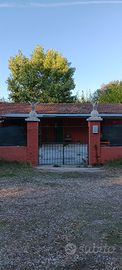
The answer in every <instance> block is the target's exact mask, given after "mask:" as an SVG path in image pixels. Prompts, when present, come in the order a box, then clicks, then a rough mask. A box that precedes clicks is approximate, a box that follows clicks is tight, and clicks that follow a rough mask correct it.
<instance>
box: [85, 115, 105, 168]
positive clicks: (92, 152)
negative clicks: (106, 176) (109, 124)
mask: <svg viewBox="0 0 122 270" xmlns="http://www.w3.org/2000/svg"><path fill="white" fill-rule="evenodd" d="M99 118H100V117H99ZM101 120H102V119H101V118H100V119H99V120H97V121H95V120H89V119H88V127H89V165H92V164H95V163H100V121H101Z"/></svg>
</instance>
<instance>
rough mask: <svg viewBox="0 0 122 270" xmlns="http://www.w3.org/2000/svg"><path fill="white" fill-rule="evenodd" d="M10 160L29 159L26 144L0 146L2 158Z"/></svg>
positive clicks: (22, 160)
mask: <svg viewBox="0 0 122 270" xmlns="http://www.w3.org/2000/svg"><path fill="white" fill-rule="evenodd" d="M2 158H3V159H5V160H8V161H14V160H16V161H21V162H26V161H27V147H26V146H0V159H2Z"/></svg>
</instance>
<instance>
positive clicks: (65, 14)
mask: <svg viewBox="0 0 122 270" xmlns="http://www.w3.org/2000/svg"><path fill="white" fill-rule="evenodd" d="M37 44H40V45H42V46H43V47H44V50H45V52H46V50H47V49H49V48H51V47H52V48H53V49H55V50H56V51H57V52H61V53H62V55H63V56H64V57H66V58H67V59H68V61H69V62H71V63H72V64H71V66H72V67H75V68H76V71H75V75H74V81H75V84H76V88H75V91H74V92H73V93H74V94H75V93H76V92H77V91H79V92H78V94H79V97H80V96H81V94H82V90H84V92H86V91H88V90H89V89H90V90H91V92H94V91H95V90H96V89H98V88H100V86H101V85H102V84H103V83H105V84H106V83H108V82H109V81H112V80H121V79H122V1H99V0H98V1H86V0H84V1H76V0H73V1H72V0H71V1H70V0H61V1H60V0H45V1H44V0H43V1H41V0H40V1H39V0H31V1H29V0H27V1H23V0H21V1H18V0H16V1H14V0H13V1H11V0H9V1H8V2H7V1H6V2H5V1H2V0H0V97H3V96H4V97H5V98H7V97H8V94H9V92H8V91H7V84H6V83H5V81H6V80H7V78H8V76H9V74H10V71H9V69H8V60H9V58H10V57H11V56H14V55H15V54H17V53H18V50H22V53H23V54H24V55H25V56H29V55H30V54H31V53H32V51H33V49H34V48H35V47H36V46H37Z"/></svg>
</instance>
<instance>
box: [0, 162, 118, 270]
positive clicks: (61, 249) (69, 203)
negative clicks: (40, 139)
mask: <svg viewBox="0 0 122 270" xmlns="http://www.w3.org/2000/svg"><path fill="white" fill-rule="evenodd" d="M119 162H120V161H119ZM119 164H120V166H118V164H115V163H112V164H111V163H110V164H108V165H107V167H106V168H105V171H103V172H99V173H88V172H87V173H83V172H75V173H63V172H62V173H57V172H55V173H53V172H52V173H51V172H50V173H48V172H43V173H42V172H40V171H36V170H34V168H33V167H31V166H30V165H29V164H19V163H17V162H4V161H0V239H1V251H0V269H2V270H9V269H15V270H27V269H28V270H31V269H32V270H33V269H34V270H36V269H43V270H45V269H49V270H51V269H52V270H63V269H66V270H81V269H84V270H88V269H95V270H102V269H106V270H119V269H122V168H121V162H120V163H119ZM114 166H116V167H115V168H114Z"/></svg>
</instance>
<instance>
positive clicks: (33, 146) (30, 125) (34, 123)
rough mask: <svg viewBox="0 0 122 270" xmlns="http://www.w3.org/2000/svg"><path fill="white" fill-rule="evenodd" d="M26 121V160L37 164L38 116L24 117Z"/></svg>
mask: <svg viewBox="0 0 122 270" xmlns="http://www.w3.org/2000/svg"><path fill="white" fill-rule="evenodd" d="M25 121H27V156H28V161H29V162H31V163H32V164H34V165H38V124H39V123H38V122H39V121H40V120H39V119H38V118H36V119H35V120H32V119H31V118H27V119H25Z"/></svg>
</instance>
